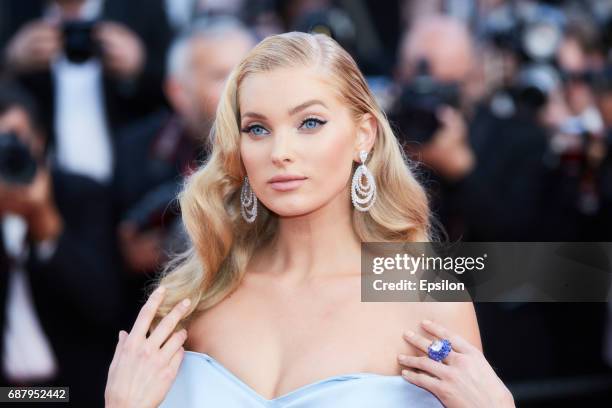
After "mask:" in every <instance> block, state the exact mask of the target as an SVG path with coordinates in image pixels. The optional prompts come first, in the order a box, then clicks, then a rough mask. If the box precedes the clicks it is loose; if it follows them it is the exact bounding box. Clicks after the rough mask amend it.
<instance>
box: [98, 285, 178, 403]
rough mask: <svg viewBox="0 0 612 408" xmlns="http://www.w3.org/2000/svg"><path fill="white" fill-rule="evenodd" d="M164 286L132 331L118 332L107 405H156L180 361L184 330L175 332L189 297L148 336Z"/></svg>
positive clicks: (108, 384) (165, 390) (109, 371)
mask: <svg viewBox="0 0 612 408" xmlns="http://www.w3.org/2000/svg"><path fill="white" fill-rule="evenodd" d="M164 292H165V288H163V287H159V288H157V289H156V290H155V291H154V292H153V294H152V295H151V296H150V297H149V299H148V300H147V302H146V303H145V304H144V306H143V307H142V309H140V313H139V314H138V317H137V318H136V321H135V322H134V326H133V327H132V331H131V332H130V333H129V334H128V333H126V332H125V331H124V330H121V331H120V332H119V342H118V343H117V348H116V349H115V355H114V356H113V360H112V362H111V364H110V367H109V370H108V379H107V382H106V390H105V391H104V400H105V406H106V408H132V407H138V408H148V407H154V408H157V407H158V406H159V405H160V404H161V403H162V401H163V400H164V398H165V396H166V394H167V393H168V391H169V390H170V386H171V385H172V383H173V382H174V379H175V377H176V375H177V373H178V369H179V367H180V365H181V361H182V360H183V354H184V351H185V349H184V347H183V343H184V342H185V340H186V339H187V331H186V330H185V329H182V330H180V331H178V332H176V333H174V334H172V332H173V331H174V329H175V327H176V325H177V324H178V322H179V321H180V319H181V318H182V317H183V316H184V315H185V312H186V311H187V310H188V308H189V300H188V299H185V300H183V302H181V303H179V304H177V305H176V306H175V307H174V309H172V311H171V312H170V313H168V315H167V316H165V317H164V318H163V319H162V320H161V322H160V323H159V324H158V325H157V327H156V328H155V330H153V332H152V333H151V334H150V335H149V337H147V332H148V331H149V328H150V326H151V322H152V321H153V318H154V317H155V313H156V312H157V309H158V307H159V305H160V304H161V302H162V299H163V297H164Z"/></svg>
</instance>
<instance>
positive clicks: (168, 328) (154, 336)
mask: <svg viewBox="0 0 612 408" xmlns="http://www.w3.org/2000/svg"><path fill="white" fill-rule="evenodd" d="M190 304H191V300H189V299H183V301H182V302H180V303H178V304H177V305H175V306H174V308H173V309H172V310H171V311H170V313H168V314H167V315H166V316H165V317H164V318H163V319H162V321H161V322H159V324H158V325H157V327H156V328H155V330H153V333H151V335H150V336H149V338H148V340H149V341H150V342H151V343H152V344H153V346H155V347H157V348H160V347H161V345H162V344H163V342H164V341H166V339H167V338H168V336H169V335H170V333H172V331H173V330H174V328H175V327H176V325H177V324H178V323H179V321H180V320H181V318H182V317H183V316H184V315H185V313H186V312H187V311H188V310H189V305H190Z"/></svg>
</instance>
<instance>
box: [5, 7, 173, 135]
mask: <svg viewBox="0 0 612 408" xmlns="http://www.w3.org/2000/svg"><path fill="white" fill-rule="evenodd" d="M46 3H47V2H46V1H44V0H5V1H3V2H2V16H0V18H1V19H2V21H0V23H2V24H0V49H2V50H4V46H5V45H6V44H7V43H8V41H9V40H10V38H11V37H12V36H13V35H14V34H15V33H16V32H17V30H18V29H19V28H21V27H22V26H23V25H24V24H25V23H27V22H29V21H32V20H35V19H39V18H40V17H41V16H42V14H43V12H44V10H45V7H46ZM100 19H101V20H109V21H115V22H119V23H122V24H125V25H126V26H128V27H129V28H130V29H131V30H133V31H134V32H135V33H137V34H138V36H139V37H140V39H141V40H142V41H143V43H144V45H145V48H146V54H147V57H146V63H145V66H144V70H143V72H142V73H141V74H140V76H139V77H138V79H137V80H136V81H135V82H133V83H126V82H125V81H120V80H117V79H115V78H112V77H110V76H108V75H107V74H105V76H104V83H103V89H104V99H105V108H106V112H107V116H108V123H109V124H110V126H111V129H112V130H115V129H116V128H118V127H119V126H122V125H124V124H126V123H129V122H130V121H132V120H134V119H135V118H138V117H140V116H142V115H144V114H146V113H149V112H151V111H153V110H156V109H158V108H159V106H160V105H166V101H165V98H164V95H163V92H162V87H161V84H162V80H163V76H164V66H165V57H166V51H167V48H168V46H169V43H170V41H171V38H172V32H171V29H170V26H169V24H168V19H167V16H166V13H165V11H164V8H163V3H162V0H129V1H125V0H105V1H104V6H103V10H102V13H101V16H100ZM18 79H19V82H21V83H22V84H23V85H24V86H25V87H26V88H27V89H28V90H29V91H30V92H31V93H32V94H33V95H35V96H36V98H37V100H38V102H39V103H40V106H42V107H44V111H43V116H44V120H45V123H46V125H47V131H48V132H49V133H48V134H49V135H51V136H52V137H51V140H53V129H54V123H53V113H54V109H55V106H54V105H55V101H54V97H53V94H54V89H53V87H54V85H53V80H52V77H51V72H50V70H45V71H41V72H38V73H33V74H27V75H19V77H18Z"/></svg>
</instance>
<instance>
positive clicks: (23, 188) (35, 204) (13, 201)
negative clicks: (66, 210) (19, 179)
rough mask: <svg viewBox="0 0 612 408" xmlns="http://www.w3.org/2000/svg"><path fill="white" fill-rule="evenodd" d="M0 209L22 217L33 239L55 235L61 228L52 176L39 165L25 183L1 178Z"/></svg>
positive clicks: (37, 240)
mask: <svg viewBox="0 0 612 408" xmlns="http://www.w3.org/2000/svg"><path fill="white" fill-rule="evenodd" d="M0 197H1V198H2V199H1V200H0V202H1V203H2V204H0V213H6V212H8V213H13V214H17V215H20V216H22V217H23V218H25V220H26V222H27V224H28V229H29V233H30V236H31V237H32V239H33V240H34V241H36V242H42V241H47V240H54V239H56V238H57V237H58V236H59V235H60V234H61V232H62V230H63V220H62V217H61V216H60V214H59V211H58V210H57V208H56V206H55V203H54V201H53V197H52V192H51V176H50V175H49V172H48V170H47V169H45V168H39V170H38V172H37V174H36V177H35V178H34V180H32V182H31V183H30V184H27V185H8V184H4V183H1V182H0Z"/></svg>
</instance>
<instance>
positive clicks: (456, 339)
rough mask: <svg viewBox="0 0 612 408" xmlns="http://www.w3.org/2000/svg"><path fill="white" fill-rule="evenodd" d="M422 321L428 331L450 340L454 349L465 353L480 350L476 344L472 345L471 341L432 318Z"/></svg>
mask: <svg viewBox="0 0 612 408" xmlns="http://www.w3.org/2000/svg"><path fill="white" fill-rule="evenodd" d="M421 323H422V324H421V325H422V326H423V328H424V329H425V330H426V331H427V332H428V333H431V334H433V335H434V336H436V337H438V338H441V339H448V341H450V342H451V345H452V348H453V351H457V352H459V353H465V354H467V353H472V352H474V351H478V352H480V350H478V349H477V348H476V347H474V345H472V344H471V343H470V342H469V341H467V340H465V339H464V338H463V337H461V336H459V335H458V334H456V333H453V332H452V331H450V330H448V329H447V328H445V327H444V326H442V325H441V324H439V323H436V322H432V321H431V320H423V321H422V322H421Z"/></svg>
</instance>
